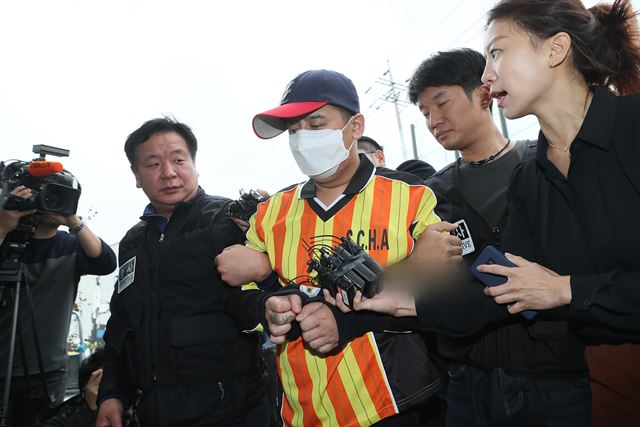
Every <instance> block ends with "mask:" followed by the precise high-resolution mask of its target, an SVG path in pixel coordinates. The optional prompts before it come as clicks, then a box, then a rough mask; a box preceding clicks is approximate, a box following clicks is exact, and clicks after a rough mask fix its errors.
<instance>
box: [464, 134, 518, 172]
mask: <svg viewBox="0 0 640 427" xmlns="http://www.w3.org/2000/svg"><path fill="white" fill-rule="evenodd" d="M509 144H511V140H510V139H507V143H506V144H504V146H502V148H501V149H499V150H498V152H497V153H496V154H494V155H492V156H489V157H487V158H486V159H482V160H476V161H475V162H467V164H469V165H471V166H480V165H485V164H487V163H489V162H492V161H493V160H494V159H495V158H496V157H498V156H499V155H500V154H502V152H503V151H504V150H505V149H506V148H507V147H508V146H509Z"/></svg>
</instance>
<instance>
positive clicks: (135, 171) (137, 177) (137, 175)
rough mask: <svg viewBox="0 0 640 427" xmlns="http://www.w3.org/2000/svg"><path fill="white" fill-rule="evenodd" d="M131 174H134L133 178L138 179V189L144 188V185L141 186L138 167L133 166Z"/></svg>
mask: <svg viewBox="0 0 640 427" xmlns="http://www.w3.org/2000/svg"><path fill="white" fill-rule="evenodd" d="M131 172H133V176H135V177H136V188H142V185H140V175H139V174H138V171H137V170H136V167H135V166H133V165H131Z"/></svg>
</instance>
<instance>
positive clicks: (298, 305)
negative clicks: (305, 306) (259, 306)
mask: <svg viewBox="0 0 640 427" xmlns="http://www.w3.org/2000/svg"><path fill="white" fill-rule="evenodd" d="M301 311H302V299H300V296H299V295H296V294H291V295H282V296H273V297H269V298H267V301H265V303H264V316H265V317H266V319H267V323H268V326H269V332H271V335H269V339H270V340H271V342H272V343H274V344H282V343H283V342H284V341H285V340H286V337H287V334H288V333H289V331H290V330H291V322H293V321H294V320H295V318H296V316H297V315H298V314H300V312H301Z"/></svg>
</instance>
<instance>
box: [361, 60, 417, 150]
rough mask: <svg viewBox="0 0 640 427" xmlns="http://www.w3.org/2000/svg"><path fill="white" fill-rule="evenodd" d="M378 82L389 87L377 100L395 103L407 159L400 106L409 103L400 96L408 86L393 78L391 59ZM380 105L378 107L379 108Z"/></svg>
mask: <svg viewBox="0 0 640 427" xmlns="http://www.w3.org/2000/svg"><path fill="white" fill-rule="evenodd" d="M376 83H377V84H380V85H383V86H386V87H388V89H387V91H386V92H385V93H384V94H383V95H382V96H380V97H379V98H378V100H377V101H382V102H385V103H386V102H388V103H391V104H393V108H394V110H395V113H396V121H397V122H398V133H399V134H400V148H401V149H402V160H407V159H408V158H409V155H408V153H407V147H406V146H405V141H404V132H403V131H402V119H401V118H400V107H407V106H409V103H408V102H406V101H403V100H401V99H400V96H401V95H403V94H405V93H406V92H407V86H406V85H404V84H401V83H398V82H396V81H394V80H393V75H392V74H391V64H389V60H387V71H385V72H384V73H383V74H382V76H381V77H379V78H378V80H376ZM371 89H372V88H371V87H370V88H369V89H367V90H366V92H365V93H368V92H369V91H370V90H371ZM374 105H375V102H374V103H373V104H371V105H370V106H369V108H371V107H373V106H374ZM379 108H380V105H378V106H377V107H376V109H379Z"/></svg>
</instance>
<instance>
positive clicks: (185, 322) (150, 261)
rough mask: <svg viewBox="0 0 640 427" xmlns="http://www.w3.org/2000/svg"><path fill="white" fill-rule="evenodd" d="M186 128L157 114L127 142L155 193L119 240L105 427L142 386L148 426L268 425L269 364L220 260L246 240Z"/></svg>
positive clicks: (101, 418) (102, 397) (141, 182)
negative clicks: (211, 190)
mask: <svg viewBox="0 0 640 427" xmlns="http://www.w3.org/2000/svg"><path fill="white" fill-rule="evenodd" d="M196 149H197V142H196V138H195V136H194V135H193V133H192V132H191V129H190V128H189V127H188V126H187V125H185V124H182V123H179V122H176V121H174V120H171V119H168V118H161V119H155V120H150V121H148V122H146V123H144V124H143V125H142V126H141V127H140V128H139V129H137V130H136V131H134V132H133V133H132V134H131V135H129V138H128V139H127V142H126V144H125V152H126V154H127V158H128V159H129V161H130V162H131V171H132V172H133V174H134V176H135V178H136V185H137V187H138V188H142V190H143V191H144V192H145V194H146V195H147V197H148V198H149V201H150V203H149V205H147V207H146V208H145V210H144V214H143V216H142V221H141V222H139V223H138V224H136V225H135V226H134V227H133V228H131V229H130V230H129V231H128V232H127V234H126V235H125V237H124V238H123V239H122V241H121V242H120V253H119V260H120V271H119V276H118V283H117V285H116V287H115V289H114V292H113V296H112V298H111V317H110V319H109V322H108V324H107V329H106V332H105V343H106V347H105V362H104V374H103V378H102V382H101V384H100V392H99V396H98V401H99V412H98V420H97V423H96V425H97V426H98V427H107V426H120V425H121V422H122V414H123V410H124V408H126V407H127V406H128V405H129V404H130V403H132V402H133V400H134V399H135V392H136V390H137V389H140V390H142V392H143V397H142V400H141V401H140V403H139V405H138V408H137V414H138V418H139V420H140V421H141V423H142V424H143V425H154V426H175V425H188V426H190V427H196V426H212V425H224V426H247V427H250V426H251V427H252V426H266V425H267V424H268V419H269V412H270V411H269V406H268V400H267V398H266V395H265V387H266V383H265V379H264V375H265V373H264V367H263V364H262V362H261V359H260V348H259V343H258V340H257V336H256V335H255V334H243V333H241V329H240V327H239V326H238V324H237V323H236V319H240V320H242V319H243V317H246V316H248V315H249V314H248V312H247V311H246V310H244V309H243V307H242V306H241V305H240V304H237V303H236V304H235V305H234V307H235V308H238V307H239V309H234V310H232V311H228V310H227V306H228V305H229V304H233V302H232V301H233V300H234V299H236V298H239V297H241V294H242V292H241V291H240V290H239V289H233V288H230V287H228V286H225V285H224V283H223V282H222V280H221V279H220V277H219V275H218V274H217V272H216V269H215V266H214V263H213V260H214V258H215V257H216V255H218V254H220V253H221V252H222V251H223V250H224V248H226V247H227V246H229V245H231V244H234V243H239V242H242V241H244V235H243V233H242V231H241V230H240V229H239V228H238V227H237V226H236V225H235V224H234V223H233V222H232V220H231V218H230V217H229V216H228V214H227V210H228V207H229V203H230V202H231V201H230V200H228V199H225V198H222V197H216V196H209V195H207V194H205V192H204V190H203V189H202V188H200V187H199V186H198V172H197V171H196V168H195V156H196Z"/></svg>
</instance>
